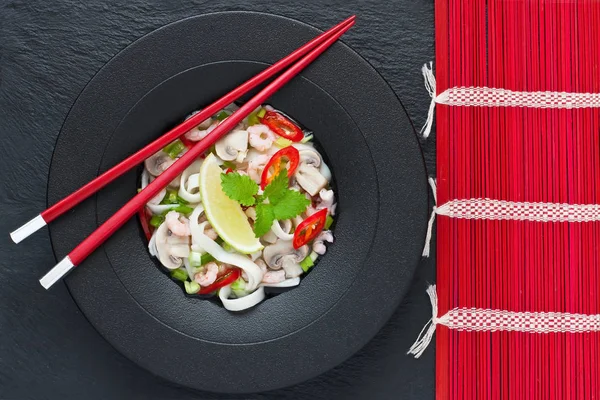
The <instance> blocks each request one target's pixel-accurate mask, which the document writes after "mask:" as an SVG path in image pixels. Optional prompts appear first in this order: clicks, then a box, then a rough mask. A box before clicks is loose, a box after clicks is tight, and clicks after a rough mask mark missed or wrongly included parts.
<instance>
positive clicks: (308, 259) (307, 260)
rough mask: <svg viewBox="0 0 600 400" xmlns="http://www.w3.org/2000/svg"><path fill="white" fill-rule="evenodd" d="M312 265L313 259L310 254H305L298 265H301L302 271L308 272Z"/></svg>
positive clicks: (313, 263)
mask: <svg viewBox="0 0 600 400" xmlns="http://www.w3.org/2000/svg"><path fill="white" fill-rule="evenodd" d="M314 265H315V262H314V261H313V259H312V257H311V256H310V254H309V255H308V256H306V258H305V259H304V260H302V261H300V266H301V267H302V271H304V272H308V270H309V269H311V268H312V267H313V266H314Z"/></svg>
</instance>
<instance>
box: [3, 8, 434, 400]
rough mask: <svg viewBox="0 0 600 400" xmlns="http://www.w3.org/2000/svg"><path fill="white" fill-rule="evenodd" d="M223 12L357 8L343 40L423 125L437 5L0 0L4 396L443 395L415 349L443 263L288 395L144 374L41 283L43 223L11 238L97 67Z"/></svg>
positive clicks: (299, 15) (304, 16) (37, 196)
mask: <svg viewBox="0 0 600 400" xmlns="http://www.w3.org/2000/svg"><path fill="white" fill-rule="evenodd" d="M225 10H257V11H266V12H272V13H276V14H282V15H285V16H288V17H291V18H296V19H299V20H302V21H305V22H308V23H311V24H313V25H315V26H317V27H319V28H321V29H324V28H327V27H329V26H331V25H333V24H334V23H335V22H337V21H339V20H341V19H342V18H343V17H346V16H348V15H350V14H352V13H355V14H357V15H358V17H359V21H358V23H357V26H356V27H355V28H353V29H352V30H351V32H349V33H348V34H347V35H346V36H345V38H344V41H345V42H346V43H347V44H349V45H350V46H352V47H353V48H354V49H355V50H356V51H358V52H359V53H360V54H361V55H363V56H364V57H365V58H366V59H367V60H368V61H370V62H371V63H372V64H373V65H374V66H375V68H377V69H378V70H379V71H380V72H381V74H382V75H383V76H384V78H385V79H386V80H387V81H388V82H389V83H390V84H391V86H392V88H393V89H394V90H395V91H396V93H397V94H398V96H399V97H400V99H401V100H402V102H403V103H404V105H405V107H406V109H407V111H408V113H409V116H410V117H411V118H412V120H413V122H414V124H415V126H416V127H420V126H421V125H422V123H423V122H424V119H425V114H426V112H427V108H428V105H429V100H430V99H429V98H428V96H427V93H426V91H425V89H424V87H423V83H422V82H423V80H422V76H421V72H420V68H421V65H422V64H423V63H425V62H427V61H429V60H431V59H432V58H433V53H434V51H433V1H432V0H405V1H400V0H396V1H386V2H383V1H380V2H379V1H378V2H375V1H359V0H350V1H322V2H321V1H313V2H288V1H283V0H271V1H264V0H260V1H251V2H245V1H240V0H237V1H227V2H225V1H212V2H208V1H206V2H201V1H195V0H188V1H185V2H184V1H180V0H176V1H167V0H146V1H144V0H130V1H126V0H121V1H110V0H97V1H94V2H91V1H90V2H86V1H83V0H60V1H44V0H14V1H7V0H1V1H0V136H1V138H2V141H1V142H0V151H1V152H2V156H1V157H0V165H1V167H2V168H1V169H0V170H1V171H2V172H1V179H0V182H1V185H2V186H1V187H0V204H1V205H2V212H3V215H2V217H1V218H0V233H2V234H1V235H0V252H1V254H2V255H3V257H2V259H1V261H0V399H2V400H12V399H18V400H21V399H82V398H85V399H228V398H248V399H250V398H251V399H260V400H267V399H433V398H434V346H433V345H431V346H430V348H429V349H428V351H427V352H426V353H425V354H424V355H423V357H422V358H421V359H419V360H414V359H412V358H410V357H408V356H406V355H405V352H406V349H407V348H408V347H409V346H410V344H412V342H413V341H414V339H415V338H416V336H417V334H418V333H419V331H420V329H421V328H422V326H423V325H424V324H425V322H426V321H427V319H428V318H429V317H430V314H431V309H430V306H429V304H428V299H427V296H426V295H425V288H426V285H427V283H428V282H434V280H435V274H434V260H433V259H431V260H427V261H426V262H424V263H423V265H421V266H420V268H419V269H418V271H417V274H416V276H415V279H414V282H413V288H412V290H411V292H410V293H409V295H408V297H407V298H406V299H405V301H404V302H403V304H402V305H401V306H400V307H399V309H398V310H397V312H396V313H395V314H394V316H393V317H392V319H391V320H390V322H389V323H388V324H387V325H386V327H385V328H384V329H383V330H382V331H381V332H380V333H379V334H378V335H377V336H376V337H375V338H374V339H373V341H372V342H371V343H369V344H368V345H367V346H366V347H365V348H364V349H362V350H361V351H360V352H359V353H358V354H356V355H355V356H354V357H352V358H351V359H349V360H348V361H346V362H345V363H344V364H342V365H340V366H339V367H337V368H335V369H334V370H332V371H330V372H328V373H326V374H324V375H322V376H320V377H318V378H316V379H313V380H311V381H308V382H305V383H303V384H300V385H297V386H294V387H291V388H288V389H284V390H279V391H276V392H270V393H262V394H256V395H251V396H223V395H214V394H210V393H200V392H193V391H190V390H187V389H184V388H179V387H175V386H173V385H172V384H170V383H168V382H165V381H163V380H161V379H159V378H156V377H154V376H152V375H150V374H149V373H147V372H146V371H144V370H142V369H140V368H138V367H137V366H136V365H134V364H133V363H132V362H130V361H129V360H127V359H126V358H124V357H123V356H121V355H120V354H119V353H117V352H116V351H115V350H114V349H113V348H112V347H111V346H110V345H109V344H108V343H106V342H105V341H104V339H103V338H102V337H101V336H100V335H99V334H98V333H97V332H96V331H95V330H94V329H93V328H92V327H91V325H90V324H89V323H88V322H87V320H86V319H85V316H83V315H82V314H81V312H80V311H79V310H78V308H77V306H76V305H75V303H74V302H73V300H72V299H71V297H70V295H69V293H68V292H67V290H66V287H65V286H64V285H62V284H61V285H57V287H55V288H53V290H51V291H50V292H46V291H44V289H43V288H42V287H41V286H40V285H39V283H38V282H37V280H38V278H39V277H40V276H41V275H42V274H43V273H44V272H45V271H46V270H47V269H48V268H49V267H50V266H52V265H53V264H54V263H55V259H54V257H53V255H52V249H51V246H50V240H49V237H48V233H47V231H45V230H43V231H42V232H39V233H38V234H37V235H35V236H34V237H32V238H30V239H28V240H27V241H26V242H23V243H22V244H20V245H19V246H17V245H14V244H13V243H12V242H11V241H10V239H9V237H8V232H9V231H11V230H12V229H14V228H15V227H17V226H18V225H20V224H21V223H23V222H24V221H26V220H27V219H29V218H31V217H32V216H34V215H35V214H36V213H37V212H39V211H40V210H42V209H43V208H44V206H45V202H46V199H45V197H46V180H47V174H48V166H49V163H50V159H51V156H52V149H53V146H54V143H55V141H56V137H57V135H58V132H59V131H60V127H61V124H62V122H63V121H64V118H65V116H66V114H67V113H68V111H69V108H70V107H71V105H72V104H73V102H74V101H75V99H76V97H77V95H78V94H79V92H80V91H81V90H82V89H83V87H84V86H85V84H86V83H87V82H88V81H89V80H90V78H91V77H92V76H93V75H94V73H95V72H96V71H97V70H98V69H99V68H100V67H101V66H102V65H103V64H104V63H105V62H106V61H108V60H109V59H110V58H111V57H112V56H113V55H115V54H116V53H117V52H118V51H119V50H121V49H123V48H124V47H125V46H127V45H128V44H129V43H131V42H132V41H133V40H135V39H137V38H139V37H140V36H142V35H144V34H145V33H148V32H150V31H152V30H154V29H156V28H158V27H160V26H162V25H164V24H166V23H169V22H172V21H175V20H178V19H181V18H184V17H186V16H189V15H194V14H200V13H204V12H213V11H225ZM133 73H135V71H133ZM390 129H394V127H390ZM434 149H435V138H430V139H429V140H428V141H427V142H425V143H424V145H423V150H424V154H425V157H426V161H427V165H428V168H429V172H430V174H434V173H435V152H434ZM98 295H99V296H102V293H98ZM199 362H201V360H200V361H199ZM198 379H202V377H198Z"/></svg>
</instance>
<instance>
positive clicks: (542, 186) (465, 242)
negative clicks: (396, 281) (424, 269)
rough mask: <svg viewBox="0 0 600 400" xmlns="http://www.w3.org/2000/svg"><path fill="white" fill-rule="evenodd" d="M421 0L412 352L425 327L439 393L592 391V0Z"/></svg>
mask: <svg viewBox="0 0 600 400" xmlns="http://www.w3.org/2000/svg"><path fill="white" fill-rule="evenodd" d="M435 5H436V10H435V15H436V17H435V18H436V19H435V23H436V63H435V70H436V82H435V89H434V101H435V103H436V110H435V112H436V114H437V116H436V135H437V158H438V159H437V173H438V175H437V190H436V191H437V208H436V210H435V213H436V214H437V260H438V261H437V271H438V272H437V286H436V287H433V288H430V290H429V293H430V296H431V297H432V301H433V302H434V303H435V306H436V307H435V308H437V309H436V310H434V318H433V321H432V324H431V326H430V327H429V329H428V330H425V331H424V333H423V336H422V337H421V338H420V341H419V342H418V343H416V345H415V347H413V349H412V352H413V353H416V354H417V355H418V354H420V353H421V352H422V351H423V350H424V348H425V347H426V344H427V342H428V340H430V338H431V336H432V335H433V331H434V330H435V332H436V351H437V353H436V381H437V384H436V393H437V398H438V399H460V400H465V399H511V400H513V399H556V400H562V399H577V400H579V399H600V376H599V375H600V368H599V367H600V365H599V363H600V357H599V356H600V341H599V339H600V334H599V330H600V315H599V314H600V292H599V288H598V283H599V282H600V279H599V273H600V222H599V221H600V206H599V204H600V108H599V107H600V1H541V0H540V1H538V0H510V1H507V0H505V1H502V0H489V1H484V0H479V1H478V0H436V2H435ZM430 79H431V77H430ZM432 86H433V85H432ZM426 132H428V130H426Z"/></svg>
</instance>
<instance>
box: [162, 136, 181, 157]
mask: <svg viewBox="0 0 600 400" xmlns="http://www.w3.org/2000/svg"><path fill="white" fill-rule="evenodd" d="M183 150H185V144H183V142H182V141H181V140H179V139H177V140H175V141H174V142H173V143H169V144H168V145H166V146H165V148H164V149H163V151H164V152H165V153H167V154H168V155H169V157H171V158H177V156H178V155H179V154H181V152H182V151H183Z"/></svg>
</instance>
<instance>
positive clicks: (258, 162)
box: [247, 154, 270, 183]
mask: <svg viewBox="0 0 600 400" xmlns="http://www.w3.org/2000/svg"><path fill="white" fill-rule="evenodd" d="M269 160H270V157H269V156H268V155H266V154H261V155H260V156H258V157H256V158H254V159H252V160H250V162H248V171H247V173H248V176H249V177H250V178H252V180H254V182H256V183H260V179H261V175H262V170H263V169H264V168H265V165H267V163H268V162H269Z"/></svg>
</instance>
